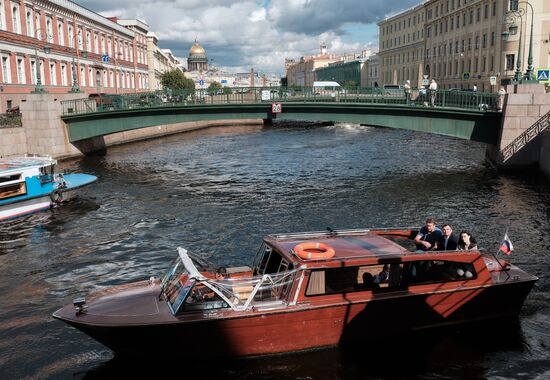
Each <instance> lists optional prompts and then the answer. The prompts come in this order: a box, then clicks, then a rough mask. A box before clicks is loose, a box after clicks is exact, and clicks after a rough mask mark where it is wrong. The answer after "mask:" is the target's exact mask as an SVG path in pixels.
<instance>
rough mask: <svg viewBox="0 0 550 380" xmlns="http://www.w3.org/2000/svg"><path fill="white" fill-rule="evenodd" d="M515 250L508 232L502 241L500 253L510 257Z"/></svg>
mask: <svg viewBox="0 0 550 380" xmlns="http://www.w3.org/2000/svg"><path fill="white" fill-rule="evenodd" d="M513 250H514V246H513V245H512V242H511V241H510V238H509V237H508V232H507V233H506V234H505V235H504V239H502V243H501V244H500V251H502V252H503V253H504V254H505V255H510V254H511V253H512V251H513Z"/></svg>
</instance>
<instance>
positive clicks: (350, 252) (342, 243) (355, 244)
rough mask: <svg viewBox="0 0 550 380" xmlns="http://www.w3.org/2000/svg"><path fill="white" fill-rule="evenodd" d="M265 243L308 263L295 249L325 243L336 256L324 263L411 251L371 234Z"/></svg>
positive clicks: (286, 237) (284, 237) (279, 239)
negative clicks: (307, 243)
mask: <svg viewBox="0 0 550 380" xmlns="http://www.w3.org/2000/svg"><path fill="white" fill-rule="evenodd" d="M264 240H265V241H266V242H267V243H268V244H269V245H271V246H272V247H273V248H275V249H276V250H278V251H279V252H281V253H283V254H285V255H286V256H289V257H291V258H293V259H294V260H296V261H308V260H304V259H302V258H300V257H298V256H297V255H295V254H294V253H293V252H292V250H293V249H294V247H295V246H296V245H298V244H300V243H304V242H316V243H323V244H327V245H329V246H330V247H331V248H333V249H334V252H335V254H334V256H333V257H332V258H330V259H325V260H324V261H334V260H341V259H360V258H367V257H384V256H403V255H408V254H411V252H410V251H409V250H408V249H406V248H404V247H402V246H400V245H399V244H397V243H394V242H393V241H391V240H389V239H386V238H385V237H383V236H380V235H378V234H375V233H372V232H369V230H349V231H335V233H327V232H311V233H297V234H289V235H269V236H267V237H266V238H265V239H264Z"/></svg>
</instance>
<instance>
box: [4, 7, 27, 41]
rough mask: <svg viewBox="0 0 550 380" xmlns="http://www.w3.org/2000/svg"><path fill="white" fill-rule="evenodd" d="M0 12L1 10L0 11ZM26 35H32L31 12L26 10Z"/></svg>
mask: <svg viewBox="0 0 550 380" xmlns="http://www.w3.org/2000/svg"><path fill="white" fill-rule="evenodd" d="M0 6H2V5H1V4H0ZM0 12H1V11H0ZM26 16H27V20H26V21H27V36H29V37H34V26H33V25H32V12H31V11H30V10H27V15H26Z"/></svg>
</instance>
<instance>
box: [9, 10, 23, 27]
mask: <svg viewBox="0 0 550 380" xmlns="http://www.w3.org/2000/svg"><path fill="white" fill-rule="evenodd" d="M11 12H12V21H13V32H14V33H20V32H21V25H20V24H19V8H18V7H13V8H12V9H11Z"/></svg>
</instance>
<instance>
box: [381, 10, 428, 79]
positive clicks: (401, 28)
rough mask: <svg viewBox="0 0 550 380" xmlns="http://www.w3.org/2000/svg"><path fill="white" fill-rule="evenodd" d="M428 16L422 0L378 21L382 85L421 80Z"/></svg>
mask: <svg viewBox="0 0 550 380" xmlns="http://www.w3.org/2000/svg"><path fill="white" fill-rule="evenodd" d="M425 17H426V16H425V8H424V3H422V4H420V5H417V6H415V7H412V8H409V9H407V10H405V11H403V12H401V13H399V14H397V15H395V16H392V17H389V18H386V19H385V20H383V21H381V22H379V23H378V27H379V51H378V56H379V62H380V81H381V82H382V83H380V82H379V84H380V85H382V84H403V83H404V82H405V81H406V80H410V81H411V85H412V86H414V87H417V86H418V85H419V84H422V79H423V75H424V72H423V69H422V68H423V63H424V61H423V59H424V54H423V52H424V25H425Z"/></svg>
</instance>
